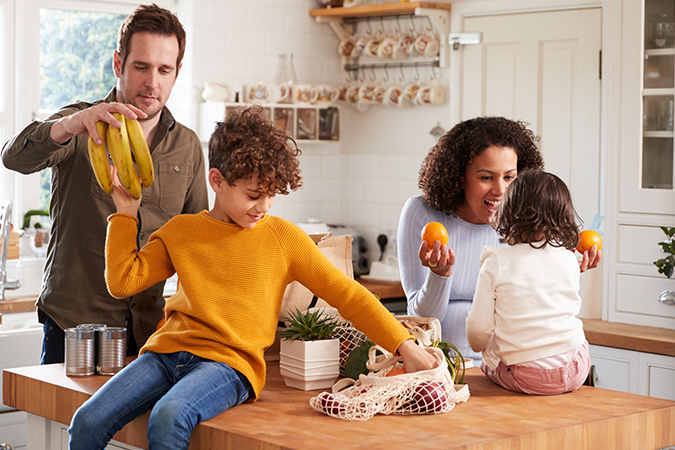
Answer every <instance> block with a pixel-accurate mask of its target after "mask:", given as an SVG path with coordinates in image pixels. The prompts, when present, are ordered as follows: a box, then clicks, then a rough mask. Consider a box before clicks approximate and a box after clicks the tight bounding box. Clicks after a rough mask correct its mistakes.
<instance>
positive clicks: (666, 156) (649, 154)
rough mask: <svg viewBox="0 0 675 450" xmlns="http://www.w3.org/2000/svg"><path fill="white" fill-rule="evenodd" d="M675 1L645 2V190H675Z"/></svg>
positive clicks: (647, 0) (643, 94)
mask: <svg viewBox="0 0 675 450" xmlns="http://www.w3.org/2000/svg"><path fill="white" fill-rule="evenodd" d="M674 38H675V2H673V0H645V13H644V67H643V89H642V174H641V187H642V188H643V189H673V116H674V111H673V104H674V103H675V73H674V72H675V42H674Z"/></svg>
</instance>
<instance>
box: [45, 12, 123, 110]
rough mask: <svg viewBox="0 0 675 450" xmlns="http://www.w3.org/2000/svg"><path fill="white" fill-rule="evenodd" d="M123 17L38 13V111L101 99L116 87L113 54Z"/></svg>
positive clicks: (121, 15) (87, 13) (100, 14)
mask: <svg viewBox="0 0 675 450" xmlns="http://www.w3.org/2000/svg"><path fill="white" fill-rule="evenodd" d="M125 17H126V16H125V15H123V14H110V13H98V12H88V11H68V10H60V9H41V10H40V109H41V110H55V109H58V108H60V107H62V106H64V105H67V104H69V103H72V102H73V101H75V100H85V101H93V100H96V99H99V98H102V97H104V96H105V95H106V94H107V93H108V91H109V90H110V89H111V88H112V87H113V86H114V85H115V83H116V78H115V74H114V73H113V70H112V54H113V51H114V50H115V48H116V46H117V32H118V31H119V28H120V25H121V24H122V22H123V21H124V18H125Z"/></svg>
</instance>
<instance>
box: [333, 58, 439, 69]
mask: <svg viewBox="0 0 675 450" xmlns="http://www.w3.org/2000/svg"><path fill="white" fill-rule="evenodd" d="M440 66H441V63H440V60H439V58H434V59H433V60H431V61H407V62H398V63H393V62H388V63H379V64H378V63H374V64H345V66H344V69H345V70H346V71H348V72H355V71H359V70H363V69H370V70H375V69H392V68H396V67H398V68H400V69H402V68H404V67H415V68H417V67H440Z"/></svg>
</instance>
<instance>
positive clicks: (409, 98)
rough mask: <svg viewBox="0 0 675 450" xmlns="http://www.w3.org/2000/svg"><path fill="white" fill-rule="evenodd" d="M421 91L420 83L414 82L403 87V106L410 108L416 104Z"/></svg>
mask: <svg viewBox="0 0 675 450" xmlns="http://www.w3.org/2000/svg"><path fill="white" fill-rule="evenodd" d="M419 90H420V84H419V82H418V81H416V80H413V81H411V82H409V83H408V84H406V85H405V86H404V87H403V103H405V105H401V106H410V105H414V104H415V103H416V98H417V93H418V92H419Z"/></svg>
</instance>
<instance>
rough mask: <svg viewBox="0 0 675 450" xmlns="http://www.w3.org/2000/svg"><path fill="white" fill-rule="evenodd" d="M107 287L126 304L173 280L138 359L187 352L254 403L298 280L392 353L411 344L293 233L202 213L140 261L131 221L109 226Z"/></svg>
mask: <svg viewBox="0 0 675 450" xmlns="http://www.w3.org/2000/svg"><path fill="white" fill-rule="evenodd" d="M108 221H109V224H108V235H107V240H106V273H105V278H106V283H107V285H108V290H109V291H110V293H111V294H112V295H113V296H115V297H118V298H124V297H128V296H130V295H132V294H135V293H137V292H139V291H142V290H143V289H146V288H148V287H150V286H152V285H153V284H155V283H157V282H159V281H162V280H165V279H167V278H169V277H171V276H172V275H173V274H174V273H177V274H178V279H179V288H178V292H176V294H175V295H174V296H172V297H171V298H170V299H168V300H167V302H166V316H167V321H166V324H165V325H164V326H163V327H162V328H160V329H159V331H157V332H156V333H155V334H153V335H152V336H151V337H150V339H149V340H148V342H147V343H146V344H145V346H143V348H142V349H141V353H143V352H146V351H153V352H156V353H172V352H177V351H186V352H190V353H193V354H195V355H198V356H201V357H203V358H208V359H212V360H215V361H222V362H224V363H226V364H228V365H230V366H231V367H233V368H234V369H237V370H238V371H240V372H241V373H242V374H244V376H246V378H247V379H248V380H249V382H250V383H251V385H252V386H253V390H254V391H255V396H256V398H257V397H258V395H259V393H260V390H261V389H262V388H263V386H264V385H265V360H264V358H263V353H264V351H265V349H266V348H268V347H269V346H270V345H271V344H272V342H273V341H274V336H275V332H276V327H277V317H278V314H279V310H280V308H281V301H282V298H283V295H284V290H285V288H286V285H287V284H288V283H290V282H291V281H294V280H297V281H299V282H300V283H302V284H303V285H304V286H306V287H307V288H308V289H309V290H310V291H312V292H314V293H315V294H316V295H317V296H319V297H320V298H322V299H324V300H326V301H327V302H328V303H330V304H331V305H333V306H335V307H336V308H338V310H339V311H340V314H341V315H342V316H343V317H345V318H346V319H348V320H350V321H351V322H352V323H353V324H354V325H355V326H356V327H357V328H358V329H360V330H362V331H363V332H364V333H366V334H367V335H368V336H369V337H370V339H372V340H373V341H374V342H375V343H377V344H379V345H381V346H382V347H384V348H386V349H387V350H389V351H391V352H394V351H396V349H397V348H398V346H399V345H400V344H401V343H402V342H403V341H405V340H406V339H409V338H410V337H411V336H410V334H409V333H408V332H407V331H406V330H405V328H403V327H402V326H401V325H400V324H399V322H398V321H397V320H396V319H395V318H394V317H393V316H392V315H391V314H390V313H389V312H388V311H387V309H386V308H384V306H382V304H381V303H380V302H379V301H378V300H377V299H376V298H375V297H374V296H373V295H372V294H371V293H370V292H369V291H368V290H367V289H365V288H364V287H363V286H361V285H360V284H359V283H357V282H355V281H353V280H351V279H349V278H348V277H347V276H346V275H345V274H344V273H342V272H341V271H340V270H339V269H337V268H336V267H335V266H334V265H333V264H331V262H330V261H329V260H328V259H327V258H326V257H325V256H324V255H323V253H321V251H320V250H319V249H318V247H317V246H316V245H315V244H314V243H313V242H312V240H311V238H310V237H309V236H308V235H307V234H306V233H305V232H304V231H302V230H301V229H300V228H298V227H297V226H295V225H294V224H292V223H290V222H288V221H286V220H284V219H281V218H278V217H274V216H269V215H267V216H265V217H264V218H263V219H262V220H260V221H259V222H258V223H257V224H256V226H255V227H253V229H250V230H247V229H244V228H242V227H240V226H239V225H236V224H232V223H225V222H222V221H219V220H216V219H214V218H212V217H210V216H209V215H208V214H207V212H206V211H202V212H201V213H199V214H194V215H181V216H177V217H174V218H173V219H171V220H170V221H169V222H167V223H166V225H164V226H163V227H162V228H160V229H159V230H157V231H156V232H155V233H154V234H153V235H152V236H151V237H150V240H149V241H148V243H147V244H146V245H145V246H144V247H143V248H142V249H141V250H140V251H137V247H136V224H137V219H136V218H135V217H132V216H129V215H126V214H113V215H112V216H110V217H109V219H108Z"/></svg>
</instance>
